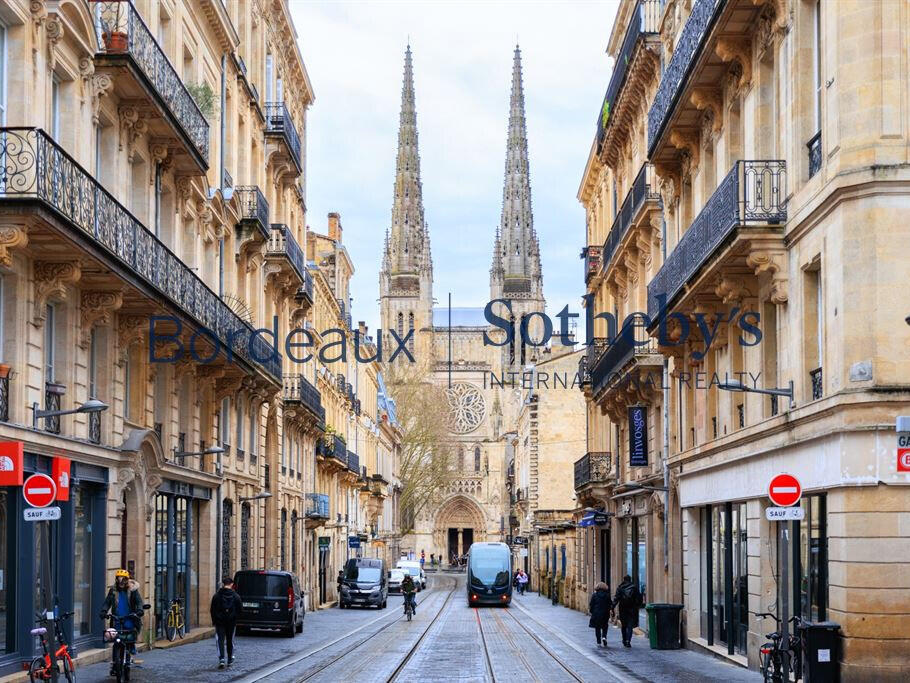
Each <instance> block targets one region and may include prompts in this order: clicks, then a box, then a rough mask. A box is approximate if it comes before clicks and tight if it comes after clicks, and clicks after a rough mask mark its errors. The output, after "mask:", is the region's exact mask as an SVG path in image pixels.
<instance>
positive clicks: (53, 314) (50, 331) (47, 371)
mask: <svg viewBox="0 0 910 683" xmlns="http://www.w3.org/2000/svg"><path fill="white" fill-rule="evenodd" d="M46 310H47V319H46V320H45V321H44V381H45V382H48V383H52V382H54V381H55V380H56V373H57V367H56V365H57V307H56V306H55V305H54V304H48V305H47V309H46Z"/></svg>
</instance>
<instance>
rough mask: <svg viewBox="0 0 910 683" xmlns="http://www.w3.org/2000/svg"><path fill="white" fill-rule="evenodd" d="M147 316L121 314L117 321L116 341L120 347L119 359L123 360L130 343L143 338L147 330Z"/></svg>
mask: <svg viewBox="0 0 910 683" xmlns="http://www.w3.org/2000/svg"><path fill="white" fill-rule="evenodd" d="M148 325H149V323H148V318H146V317H145V316H141V315H121V316H120V318H119V320H118V321H117V342H118V346H119V348H120V360H121V362H123V361H125V360H126V358H127V354H128V351H129V347H130V345H131V344H132V343H134V342H137V341H141V340H143V339H145V332H146V330H148Z"/></svg>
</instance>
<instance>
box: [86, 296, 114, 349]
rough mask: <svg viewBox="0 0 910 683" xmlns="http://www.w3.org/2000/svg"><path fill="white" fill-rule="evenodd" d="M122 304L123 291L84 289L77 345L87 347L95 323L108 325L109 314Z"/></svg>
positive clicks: (109, 322)
mask: <svg viewBox="0 0 910 683" xmlns="http://www.w3.org/2000/svg"><path fill="white" fill-rule="evenodd" d="M122 305H123V293H122V292H112V291H107V290H99V291H91V290H89V291H84V292H82V301H81V305H80V310H81V313H82V333H81V334H80V337H79V346H81V347H82V348H83V349H85V348H88V344H89V341H90V340H91V338H92V328H93V327H94V326H95V325H110V324H111V314H112V313H113V312H114V311H116V310H118V309H119V308H120V307H121V306H122Z"/></svg>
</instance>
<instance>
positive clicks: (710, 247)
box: [648, 161, 787, 321]
mask: <svg viewBox="0 0 910 683" xmlns="http://www.w3.org/2000/svg"><path fill="white" fill-rule="evenodd" d="M786 202H787V163H786V162H785V161H737V162H736V163H735V164H734V165H733V168H732V169H730V172H729V173H728V174H727V175H726V177H725V178H724V179H723V180H722V181H721V183H720V185H718V187H717V190H715V192H714V194H713V195H711V197H710V199H708V201H707V203H706V204H705V206H704V208H703V209H702V210H701V211H700V212H699V214H698V216H696V218H695V220H694V221H692V225H691V226H690V227H689V229H688V230H686V232H685V234H684V235H683V236H682V239H681V240H679V243H678V244H677V245H676V248H675V249H674V250H673V251H672V252H671V253H670V255H669V256H668V257H667V260H666V261H665V262H664V264H663V266H662V267H661V269H660V270H659V271H658V272H657V275H655V276H654V278H653V279H652V280H651V282H650V283H649V284H648V317H650V319H651V320H652V321H654V320H656V319H657V318H658V315H659V314H661V309H660V301H659V299H658V297H661V296H665V297H666V304H667V305H669V304H670V303H671V302H672V300H673V298H674V297H675V296H676V295H677V294H679V292H680V291H681V290H682V288H683V287H684V286H685V285H686V283H687V282H689V280H690V279H691V278H692V277H694V276H695V274H696V273H697V272H698V271H699V270H700V269H701V268H702V266H704V265H705V264H706V263H707V262H708V260H709V259H711V257H712V256H713V255H714V253H715V252H717V250H718V249H719V248H720V247H721V246H722V245H723V244H724V243H725V242H726V241H727V239H728V238H730V237H731V236H732V235H733V234H734V233H735V232H736V231H737V229H738V228H740V227H744V226H749V225H754V224H770V225H775V224H781V223H785V222H786V221H787V203H786Z"/></svg>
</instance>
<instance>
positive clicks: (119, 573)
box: [114, 569, 130, 579]
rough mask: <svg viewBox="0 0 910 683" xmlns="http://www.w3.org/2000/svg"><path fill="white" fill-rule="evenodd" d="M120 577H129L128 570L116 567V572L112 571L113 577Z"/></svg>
mask: <svg viewBox="0 0 910 683" xmlns="http://www.w3.org/2000/svg"><path fill="white" fill-rule="evenodd" d="M121 577H122V578H124V579H128V578H130V573H129V572H128V571H126V569H118V570H117V571H116V572H114V578H115V579H119V578H121Z"/></svg>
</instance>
